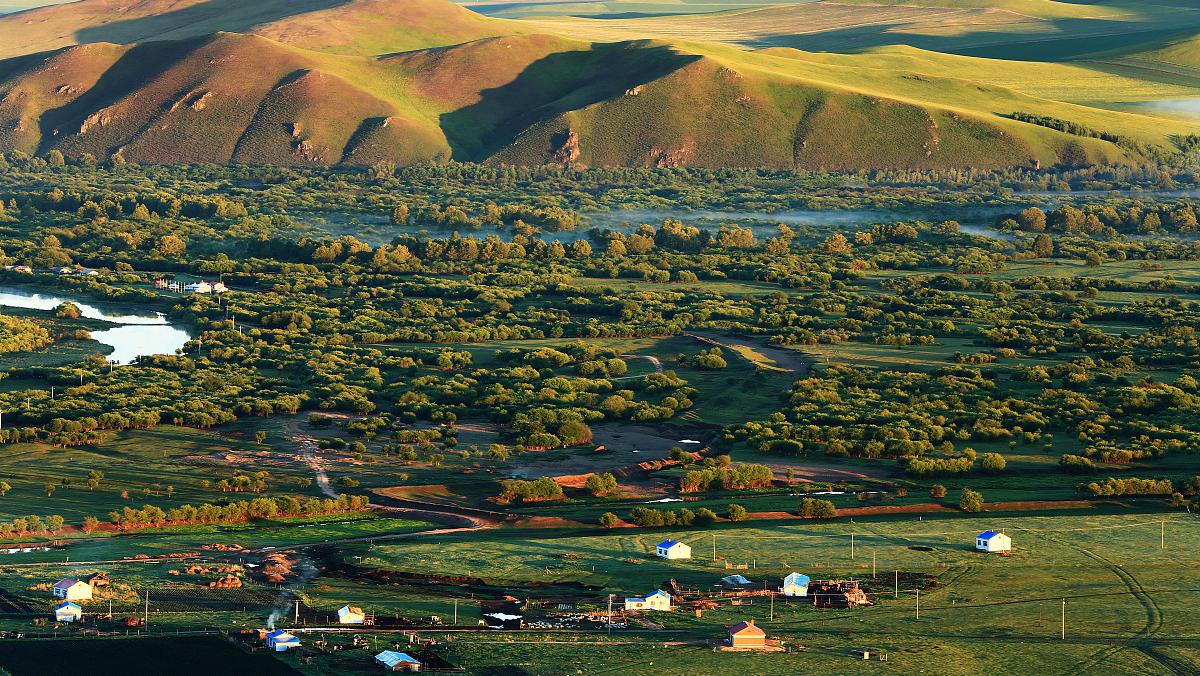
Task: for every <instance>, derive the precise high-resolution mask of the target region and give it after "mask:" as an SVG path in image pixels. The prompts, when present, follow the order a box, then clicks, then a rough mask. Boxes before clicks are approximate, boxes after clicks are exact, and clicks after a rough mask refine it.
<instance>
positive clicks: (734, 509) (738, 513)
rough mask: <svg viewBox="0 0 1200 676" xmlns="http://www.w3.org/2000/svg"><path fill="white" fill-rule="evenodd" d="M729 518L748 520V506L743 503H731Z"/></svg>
mask: <svg viewBox="0 0 1200 676" xmlns="http://www.w3.org/2000/svg"><path fill="white" fill-rule="evenodd" d="M729 520H730V521H745V520H746V508H745V507H743V506H741V505H737V504H734V505H730V506H729Z"/></svg>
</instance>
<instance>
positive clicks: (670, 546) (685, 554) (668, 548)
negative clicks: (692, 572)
mask: <svg viewBox="0 0 1200 676" xmlns="http://www.w3.org/2000/svg"><path fill="white" fill-rule="evenodd" d="M654 552H655V554H656V555H658V556H659V557H661V558H664V559H690V558H692V548H691V547H689V546H687V545H685V544H683V543H682V542H679V541H678V540H663V541H662V542H660V543H658V546H657V547H655V548H654Z"/></svg>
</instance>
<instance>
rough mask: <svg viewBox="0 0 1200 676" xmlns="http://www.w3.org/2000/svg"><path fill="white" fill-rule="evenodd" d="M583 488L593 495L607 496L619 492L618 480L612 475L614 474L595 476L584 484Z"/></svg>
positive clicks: (605, 473)
mask: <svg viewBox="0 0 1200 676" xmlns="http://www.w3.org/2000/svg"><path fill="white" fill-rule="evenodd" d="M583 487H584V488H586V489H587V491H588V492H589V493H591V494H592V495H595V496H600V495H607V494H609V493H611V492H613V491H615V490H617V478H616V477H615V476H613V475H612V472H604V473H603V474H593V475H591V476H590V477H588V478H587V480H586V481H584V482H583Z"/></svg>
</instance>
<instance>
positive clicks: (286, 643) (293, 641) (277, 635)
mask: <svg viewBox="0 0 1200 676" xmlns="http://www.w3.org/2000/svg"><path fill="white" fill-rule="evenodd" d="M263 643H264V644H265V645H266V646H267V647H268V648H270V649H271V650H274V651H275V652H277V653H282V652H287V651H288V650H291V649H292V648H299V647H300V639H298V638H296V637H295V636H294V635H292V634H289V633H287V632H286V631H284V630H282V629H276V630H274V631H270V632H267V637H266V638H265V639H263Z"/></svg>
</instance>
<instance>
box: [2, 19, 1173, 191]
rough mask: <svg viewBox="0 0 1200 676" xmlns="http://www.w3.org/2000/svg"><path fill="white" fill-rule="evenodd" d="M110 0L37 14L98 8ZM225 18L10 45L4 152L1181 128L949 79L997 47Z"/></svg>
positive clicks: (152, 157) (290, 154)
mask: <svg viewBox="0 0 1200 676" xmlns="http://www.w3.org/2000/svg"><path fill="white" fill-rule="evenodd" d="M115 2H117V0H81V1H80V2H77V3H72V4H71V5H62V6H58V7H55V8H47V9H46V10H35V11H33V12H28V13H26V15H34V16H41V15H42V14H45V13H51V10H56V11H57V12H59V13H64V14H63V15H64V16H67V17H74V18H76V19H78V18H79V17H80V16H84V17H85V18H86V17H88V16H94V15H96V14H97V13H100V10H101V9H103V8H107V7H111V6H113V4H114V3H115ZM227 2H229V0H175V1H174V2H172V1H171V0H142V1H141V2H138V3H134V4H133V5H129V8H128V9H127V11H126V12H125V14H126V15H127V18H128V16H132V15H135V14H136V15H138V16H143V15H145V16H148V17H151V18H153V19H154V20H155V21H159V22H160V23H162V25H164V26H167V27H168V28H169V29H170V30H168V32H167V35H171V36H175V35H177V33H174V32H172V31H174V30H175V28H171V27H172V26H176V25H177V21H176V19H177V18H178V16H173V17H169V20H167V19H164V18H163V15H162V14H161V10H162V9H163V8H165V7H174V8H176V10H177V11H190V12H192V13H195V12H198V11H200V9H205V10H206V11H208V10H212V9H213V8H214V7H218V6H221V5H223V4H225V3H227ZM285 5H286V7H285ZM197 8H199V9H197ZM81 9H82V10H86V11H81ZM153 11H159V14H154V13H153ZM89 12H90V14H89ZM139 13H140V14H139ZM285 13H286V14H287V15H286V16H280V15H281V14H285ZM51 14H52V13H51ZM400 15H404V16H403V19H402V20H399V19H396V17H398V16H400ZM22 16H25V15H22ZM206 16H207V14H206ZM389 17H390V18H389ZM9 18H10V19H11V17H9ZM27 18H28V17H27V16H26V19H27ZM60 18H61V17H60ZM143 18H144V17H143ZM260 19H262V20H260ZM220 21H221V22H223V23H224V24H229V23H239V22H240V23H249V24H252V25H248V26H247V27H246V29H245V30H244V31H224V30H223V31H214V32H211V33H200V34H196V35H187V36H185V37H173V38H172V39H161V38H162V37H163V35H162V34H160V35H158V36H157V37H158V38H160V39H154V40H144V41H135V42H130V43H127V44H115V43H107V42H92V43H88V44H82V45H73V46H65V47H59V48H57V49H54V50H49V51H42V52H39V53H33V54H21V55H19V56H15V57H11V58H9V59H5V60H0V149H16V150H22V151H24V152H29V153H46V152H49V151H51V150H59V151H61V152H63V153H64V154H67V155H74V156H78V155H83V154H90V155H93V156H96V157H101V158H103V157H109V156H113V155H119V156H121V157H123V158H125V159H126V160H129V161H137V162H152V163H168V162H216V163H228V162H244V163H266V164H307V163H316V164H356V165H366V164H373V163H376V162H393V163H396V164H418V163H428V162H444V161H448V160H456V161H465V162H485V163H516V164H543V163H553V164H563V165H570V166H709V167H717V166H750V167H769V168H776V169H789V168H793V169H857V168H864V167H873V168H913V169H932V168H960V167H977V168H997V167H1007V166H1048V165H1051V164H1055V163H1059V162H1062V161H1064V158H1066V159H1067V161H1070V162H1079V161H1087V162H1091V163H1120V162H1127V161H1130V160H1131V159H1136V158H1134V157H1131V156H1130V155H1129V151H1128V148H1126V147H1118V146H1117V145H1115V144H1113V143H1110V142H1107V141H1102V140H1100V139H1096V138H1084V137H1080V136H1072V135H1069V134H1066V133H1063V132H1060V131H1056V130H1054V129H1050V128H1047V127H1045V126H1038V125H1033V124H1027V123H1024V122H1019V121H1016V120H1013V119H1010V117H1009V115H1010V114H1011V113H1014V112H1018V111H1022V112H1038V113H1046V114H1047V115H1049V116H1051V117H1054V116H1061V117H1069V118H1070V119H1082V120H1084V121H1085V122H1086V124H1089V125H1094V126H1098V127H1100V128H1103V129H1106V130H1109V131H1113V132H1115V133H1119V134H1121V135H1122V136H1123V137H1124V136H1126V135H1129V136H1131V137H1132V138H1137V139H1138V140H1139V141H1141V142H1145V143H1160V144H1166V143H1168V142H1169V140H1168V138H1167V135H1169V134H1173V133H1182V131H1181V130H1183V129H1185V128H1186V124H1184V123H1181V122H1179V121H1174V122H1171V121H1162V122H1161V124H1160V121H1159V120H1157V119H1154V122H1152V123H1151V122H1148V121H1147V120H1146V119H1143V118H1142V117H1139V116H1137V115H1135V114H1132V113H1126V112H1118V111H1108V110H1100V109H1095V108H1087V107H1082V106H1079V105H1074V104H1067V103H1062V102H1056V101H1050V100H1047V99H1042V98H1038V97H1032V96H1028V95H1026V94H1023V93H1021V92H1017V91H1014V90H1011V89H1006V88H1004V87H1000V86H996V85H991V84H985V83H982V82H979V81H974V80H970V79H963V78H958V77H953V76H952V75H951V74H952V73H955V72H957V70H956V69H960V68H966V67H973V66H972V64H975V63H977V62H982V61H985V60H980V59H975V60H972V59H971V58H969V57H944V56H943V57H937V59H938V60H936V61H930V59H934V56H932V55H931V53H929V52H923V51H921V50H916V49H915V48H909V49H908V51H903V52H894V51H893V52H892V53H889V54H880V55H878V56H873V57H871V58H874V59H875V60H876V61H877V62H878V63H880V64H887V65H886V66H885V65H881V66H880V67H879V68H871V67H869V62H867V61H864V60H863V59H864V58H865V57H859V56H857V55H819V54H812V53H807V52H800V51H797V50H792V49H786V48H771V49H766V50H761V51H746V50H741V49H737V48H734V47H729V46H721V45H712V44H704V43H688V42H678V41H663V40H656V39H635V40H627V41H622V42H615V43H604V42H600V43H594V42H588V41H581V40H575V39H572V38H570V37H568V36H563V35H551V34H539V33H534V32H530V31H528V30H527V29H528V28H529V26H521V25H518V24H520V22H516V21H497V20H492V19H487V18H485V17H479V16H478V15H475V14H473V13H471V12H469V11H468V10H466V9H464V8H462V7H458V6H456V5H452V4H450V3H448V2H445V1H444V0H300V2H297V3H281V2H272V1H268V2H265V3H263V4H261V5H258V6H257V8H256V9H255V10H254V11H253V12H252V13H250V14H246V13H243V14H239V15H236V16H232V17H230V16H226V17H223V18H221V19H220ZM85 23H86V21H85ZM371 25H378V26H381V27H379V28H378V29H377V30H372V29H371ZM5 26H7V29H8V30H12V26H11V25H8V24H5V19H2V18H0V34H3V31H4V30H5ZM201 27H208V25H207V24H204V25H203V26H201ZM126 28H128V26H126ZM112 29H113V27H112V26H111V25H108V28H106V29H105V30H110V31H111V30H112ZM189 30H198V28H197V27H196V26H193V27H192V28H190V29H189ZM127 32H128V31H127ZM492 33H497V34H492ZM393 34H397V35H400V36H401V37H399V38H394V37H390V36H392V35H393ZM364 36H367V37H364ZM953 59H958V61H953ZM987 63H991V62H987ZM1172 125H1174V126H1172ZM1151 127H1152V128H1153V134H1158V135H1159V136H1157V137H1155V136H1154V135H1151V134H1148V133H1147V132H1146V131H1145V129H1146V128H1151ZM1156 138H1157V139H1158V140H1156Z"/></svg>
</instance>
